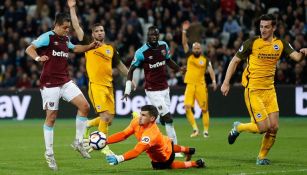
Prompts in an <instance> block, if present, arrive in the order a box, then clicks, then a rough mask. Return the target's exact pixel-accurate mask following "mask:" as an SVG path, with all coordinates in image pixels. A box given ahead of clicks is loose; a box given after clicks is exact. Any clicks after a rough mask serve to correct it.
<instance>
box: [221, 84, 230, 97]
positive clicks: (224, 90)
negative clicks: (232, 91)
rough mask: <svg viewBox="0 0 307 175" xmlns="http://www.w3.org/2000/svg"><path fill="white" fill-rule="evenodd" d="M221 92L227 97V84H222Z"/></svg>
mask: <svg viewBox="0 0 307 175" xmlns="http://www.w3.org/2000/svg"><path fill="white" fill-rule="evenodd" d="M221 92H222V94H223V95H224V96H227V94H228V92H229V83H223V84H222V87H221Z"/></svg>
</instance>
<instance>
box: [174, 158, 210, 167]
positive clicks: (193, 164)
mask: <svg viewBox="0 0 307 175" xmlns="http://www.w3.org/2000/svg"><path fill="white" fill-rule="evenodd" d="M192 167H195V168H204V167H206V165H205V161H204V160H203V159H198V160H196V161H185V162H184V161H177V160H175V161H174V162H173V163H172V165H171V168H172V169H183V168H192Z"/></svg>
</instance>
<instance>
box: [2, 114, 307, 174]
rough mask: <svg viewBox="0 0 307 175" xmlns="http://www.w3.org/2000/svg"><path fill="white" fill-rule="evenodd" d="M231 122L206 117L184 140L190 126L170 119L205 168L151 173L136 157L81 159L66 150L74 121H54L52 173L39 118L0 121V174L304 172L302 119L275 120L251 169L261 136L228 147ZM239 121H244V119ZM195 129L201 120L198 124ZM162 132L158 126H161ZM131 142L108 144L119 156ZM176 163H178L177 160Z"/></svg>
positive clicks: (306, 141) (119, 122)
mask: <svg viewBox="0 0 307 175" xmlns="http://www.w3.org/2000/svg"><path fill="white" fill-rule="evenodd" d="M235 120H237V119H235V118H211V126H210V132H209V134H210V137H209V138H207V139H204V138H203V137H202V136H199V137H197V138H190V137H189V135H190V134H191V128H190V126H189V125H188V123H187V121H186V119H183V118H180V119H176V120H175V127H176V131H177V136H178V138H179V143H180V144H182V145H188V146H191V147H195V148H196V155H195V156H194V157H193V160H196V159H199V158H204V159H205V161H206V164H207V166H208V167H207V168H204V169H185V170H184V169H181V170H160V171H155V170H152V169H151V165H150V160H149V158H148V157H147V156H146V155H145V154H142V155H140V156H139V157H138V158H136V159H134V160H131V161H127V162H124V163H121V164H120V165H117V166H109V165H108V164H107V163H106V161H105V157H104V156H102V155H101V154H100V152H94V153H93V154H92V159H89V160H85V159H82V158H81V157H80V155H79V154H78V153H77V152H75V151H73V150H72V149H71V148H70V146H69V145H70V143H71V142H72V140H73V137H74V132H75V121H74V120H57V122H56V127H55V143H54V150H55V158H56V160H57V163H58V166H59V170H58V172H56V173H54V172H52V171H51V170H49V169H48V168H47V165H46V163H45V160H44V157H43V153H44V144H43V141H44V140H43V132H42V124H43V120H26V121H22V122H20V121H11V120H0V174H1V175H21V174H22V175H24V174H29V175H42V174H64V175H69V174H72V175H81V174H82V175H85V174H113V175H117V174H118V175H123V174H125V175H126V174H131V175H144V174H146V175H148V174H167V175H170V174H176V175H177V174H180V175H182V174H189V175H195V174H206V175H207V174H214V175H216V174H241V175H243V174H293V175H298V174H307V118H281V119H280V130H279V133H278V135H277V140H276V142H275V145H274V147H273V148H272V150H271V152H270V155H269V159H270V160H271V162H272V165H269V166H256V165H255V160H256V156H257V154H258V150H259V146H260V142H261V139H262V137H261V136H260V135H257V134H248V133H243V134H241V135H240V136H239V137H238V140H237V142H236V143H235V144H234V145H228V143H227V135H228V131H229V129H230V128H231V125H232V122H233V121H235ZM239 120H241V121H243V122H247V121H248V118H240V119H239ZM128 123H129V120H128V119H116V120H115V121H114V123H113V125H112V126H111V128H110V132H111V133H114V132H116V131H119V130H121V129H123V128H124V127H125V126H126V125H127V124H128ZM198 124H199V126H200V125H201V121H200V120H198ZM162 131H163V132H164V128H162ZM135 143H136V142H135V138H134V137H131V138H130V139H128V140H126V141H124V142H121V143H118V144H114V145H111V148H112V150H113V151H114V152H115V153H117V154H121V153H123V152H124V151H127V150H128V149H131V148H133V146H134V144H135ZM181 160H183V159H182V158H181Z"/></svg>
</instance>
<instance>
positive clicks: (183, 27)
mask: <svg viewBox="0 0 307 175" xmlns="http://www.w3.org/2000/svg"><path fill="white" fill-rule="evenodd" d="M189 27H190V22H189V21H184V22H183V24H182V30H183V31H184V30H188V29H189Z"/></svg>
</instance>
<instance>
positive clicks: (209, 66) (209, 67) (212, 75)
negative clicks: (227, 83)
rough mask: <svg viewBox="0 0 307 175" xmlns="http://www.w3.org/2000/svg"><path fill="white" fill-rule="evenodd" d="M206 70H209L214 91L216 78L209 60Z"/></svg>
mask: <svg viewBox="0 0 307 175" xmlns="http://www.w3.org/2000/svg"><path fill="white" fill-rule="evenodd" d="M208 72H209V75H210V78H211V80H212V87H213V90H214V91H216V88H217V86H216V80H215V73H214V70H213V67H212V64H211V62H209V64H208Z"/></svg>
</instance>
